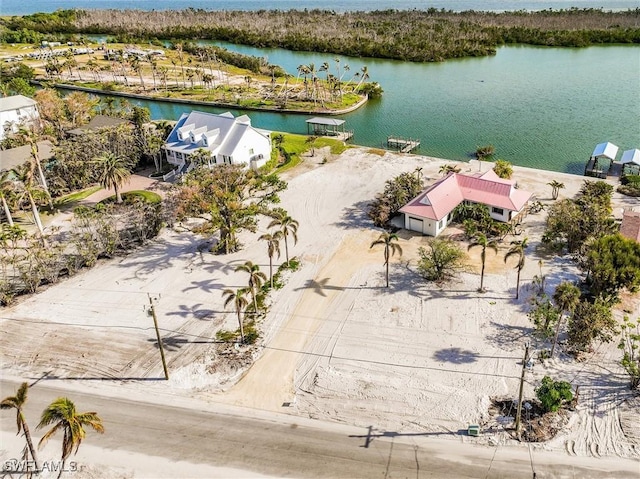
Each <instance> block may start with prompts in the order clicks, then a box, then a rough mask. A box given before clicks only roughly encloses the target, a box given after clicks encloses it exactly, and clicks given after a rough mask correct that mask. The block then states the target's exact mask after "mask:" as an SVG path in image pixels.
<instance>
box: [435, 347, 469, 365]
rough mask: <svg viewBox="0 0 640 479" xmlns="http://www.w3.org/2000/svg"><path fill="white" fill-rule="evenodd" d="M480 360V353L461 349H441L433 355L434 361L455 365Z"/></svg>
mask: <svg viewBox="0 0 640 479" xmlns="http://www.w3.org/2000/svg"><path fill="white" fill-rule="evenodd" d="M478 358H479V355H478V353H476V352H473V351H469V350H463V349H460V348H446V349H441V350H439V351H436V352H435V353H434V354H433V359H435V360H436V361H439V362H447V363H453V364H469V363H475V362H476V361H477V360H478Z"/></svg>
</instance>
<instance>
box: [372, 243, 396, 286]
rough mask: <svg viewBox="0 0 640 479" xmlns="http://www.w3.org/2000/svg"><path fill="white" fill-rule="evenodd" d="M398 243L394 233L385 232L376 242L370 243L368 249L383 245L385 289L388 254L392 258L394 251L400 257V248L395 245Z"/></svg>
mask: <svg viewBox="0 0 640 479" xmlns="http://www.w3.org/2000/svg"><path fill="white" fill-rule="evenodd" d="M396 241H398V235H397V234H395V233H389V232H387V231H385V232H384V233H381V234H380V236H379V237H378V239H377V240H375V241H374V242H373V243H371V246H369V249H371V248H373V247H374V246H377V245H379V244H381V245H384V265H385V267H386V272H385V278H386V280H387V288H388V287H389V253H391V256H393V255H394V254H395V253H396V251H397V252H398V255H399V256H402V247H401V246H400V245H399V244H398V243H396Z"/></svg>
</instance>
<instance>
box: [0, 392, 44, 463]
mask: <svg viewBox="0 0 640 479" xmlns="http://www.w3.org/2000/svg"><path fill="white" fill-rule="evenodd" d="M28 390H29V385H28V384H27V383H22V384H21V385H20V387H19V388H18V392H16V395H15V396H9V397H6V398H4V399H3V400H2V401H1V402H0V409H15V410H16V423H17V425H18V434H20V432H21V431H24V437H25V439H26V440H27V448H28V450H29V452H30V453H31V457H32V458H33V462H34V463H35V465H36V469H37V470H38V471H39V470H40V464H38V457H37V456H36V449H35V447H33V441H32V440H31V431H29V425H28V424H27V420H26V419H25V418H24V412H23V410H22V408H23V407H24V404H25V403H26V402H27V391H28Z"/></svg>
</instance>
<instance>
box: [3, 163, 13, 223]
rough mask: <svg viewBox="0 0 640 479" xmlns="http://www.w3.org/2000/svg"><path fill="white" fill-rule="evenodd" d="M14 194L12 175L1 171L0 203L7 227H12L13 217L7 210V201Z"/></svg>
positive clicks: (9, 172)
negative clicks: (0, 203)
mask: <svg viewBox="0 0 640 479" xmlns="http://www.w3.org/2000/svg"><path fill="white" fill-rule="evenodd" d="M14 193H15V182H14V181H13V173H12V172H11V171H3V172H1V173H0V201H2V209H3V210H4V215H5V216H6V217H7V222H8V223H9V226H13V216H12V215H11V210H10V209H9V201H8V200H10V199H11V197H12V196H13V194H14Z"/></svg>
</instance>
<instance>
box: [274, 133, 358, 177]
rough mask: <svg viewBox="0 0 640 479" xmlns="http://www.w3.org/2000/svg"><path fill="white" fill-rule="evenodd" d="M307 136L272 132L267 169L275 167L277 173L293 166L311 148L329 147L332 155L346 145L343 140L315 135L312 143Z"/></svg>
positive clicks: (336, 153)
mask: <svg viewBox="0 0 640 479" xmlns="http://www.w3.org/2000/svg"><path fill="white" fill-rule="evenodd" d="M309 138H311V137H309V136H307V135H296V134H293V133H274V134H273V153H272V158H271V160H270V162H269V163H268V165H267V169H268V170H272V169H274V168H275V169H276V172H277V173H282V172H284V171H287V170H290V169H291V168H295V167H296V166H298V165H299V164H300V162H301V161H302V157H303V156H304V153H306V152H307V151H309V150H310V148H311V147H312V146H313V148H325V147H327V146H328V147H329V151H330V153H331V154H332V155H340V154H341V153H342V152H344V151H345V150H346V149H347V148H348V146H347V145H345V143H344V142H343V141H340V140H336V139H334V138H327V137H315V140H314V141H313V145H311V144H310V142H309V140H308V139H309Z"/></svg>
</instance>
